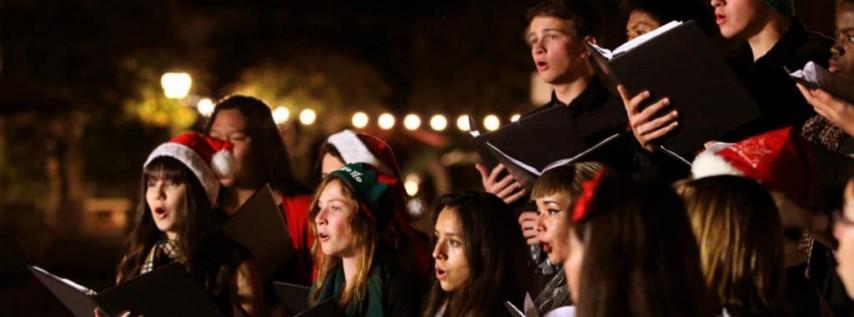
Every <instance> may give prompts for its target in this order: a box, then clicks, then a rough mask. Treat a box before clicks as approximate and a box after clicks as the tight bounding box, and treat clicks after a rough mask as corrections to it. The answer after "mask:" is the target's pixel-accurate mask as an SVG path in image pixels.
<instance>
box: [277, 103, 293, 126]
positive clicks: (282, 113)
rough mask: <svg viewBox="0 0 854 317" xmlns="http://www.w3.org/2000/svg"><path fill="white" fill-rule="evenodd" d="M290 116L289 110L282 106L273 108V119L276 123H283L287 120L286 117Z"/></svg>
mask: <svg viewBox="0 0 854 317" xmlns="http://www.w3.org/2000/svg"><path fill="white" fill-rule="evenodd" d="M290 117H291V111H290V110H288V108H285V107H284V106H278V107H276V110H273V121H275V122H276V124H282V123H285V121H288V118H290Z"/></svg>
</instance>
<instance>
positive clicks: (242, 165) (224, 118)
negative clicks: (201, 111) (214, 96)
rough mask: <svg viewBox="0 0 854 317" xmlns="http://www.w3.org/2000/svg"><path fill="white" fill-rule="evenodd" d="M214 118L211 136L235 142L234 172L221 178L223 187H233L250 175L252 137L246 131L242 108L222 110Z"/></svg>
mask: <svg viewBox="0 0 854 317" xmlns="http://www.w3.org/2000/svg"><path fill="white" fill-rule="evenodd" d="M213 120H214V121H213V123H212V124H211V130H210V136H211V137H213V138H216V139H220V140H225V141H229V142H231V143H232V144H234V149H233V151H232V153H233V155H234V160H235V163H236V164H235V166H234V174H233V176H231V177H227V178H220V179H219V182H220V184H221V185H222V186H223V187H232V186H234V185H235V184H236V183H237V182H238V180H241V179H246V178H247V176H248V175H247V172H248V171H249V170H250V169H249V165H250V164H252V163H251V161H250V158H249V153H250V150H251V148H252V138H251V137H250V136H249V134H248V133H247V132H246V129H247V126H246V118H245V117H244V116H243V114H242V113H240V110H237V109H226V110H220V111H219V112H217V115H216V117H214V118H213Z"/></svg>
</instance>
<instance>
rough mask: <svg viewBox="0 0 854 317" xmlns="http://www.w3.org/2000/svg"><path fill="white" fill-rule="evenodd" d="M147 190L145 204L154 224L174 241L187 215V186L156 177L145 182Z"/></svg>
mask: <svg viewBox="0 0 854 317" xmlns="http://www.w3.org/2000/svg"><path fill="white" fill-rule="evenodd" d="M145 188H146V189H145V202H146V203H147V204H148V208H149V210H150V211H151V218H153V219H154V224H155V225H156V226H157V229H158V230H160V231H161V232H163V233H165V234H166V237H167V238H169V239H170V240H174V239H175V238H176V237H177V236H178V231H179V229H180V227H181V224H182V223H183V221H184V217H186V215H187V199H186V197H187V185H186V184H184V183H178V182H175V181H173V180H171V179H168V178H166V177H163V176H162V175H160V176H158V175H154V176H152V177H149V178H148V179H147V180H146V181H145Z"/></svg>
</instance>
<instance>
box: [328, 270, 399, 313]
mask: <svg viewBox="0 0 854 317" xmlns="http://www.w3.org/2000/svg"><path fill="white" fill-rule="evenodd" d="M382 271H383V269H382V267H381V266H379V265H377V266H374V268H373V269H372V270H371V274H370V275H369V276H368V284H367V287H368V291H367V293H366V294H365V298H363V299H362V300H361V301H356V300H351V301H350V302H349V303H347V307H345V308H344V312H345V313H346V314H347V316H377V317H382V316H383V310H384V309H383V281H382ZM343 290H344V268H343V267H342V266H340V265H339V266H338V267H337V268H335V269H333V270H332V271H331V272H329V275H328V276H327V277H326V281H325V282H324V283H323V288H322V289H321V290H320V297H319V298H318V301H317V302H322V301H324V300H326V299H333V300H336V301H337V299H338V297H339V296H341V292H342V291H343Z"/></svg>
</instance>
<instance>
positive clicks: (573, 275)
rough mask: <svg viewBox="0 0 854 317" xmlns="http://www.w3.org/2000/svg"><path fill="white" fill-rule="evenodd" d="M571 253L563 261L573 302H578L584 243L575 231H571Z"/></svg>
mask: <svg viewBox="0 0 854 317" xmlns="http://www.w3.org/2000/svg"><path fill="white" fill-rule="evenodd" d="M568 237H569V255H568V256H567V258H566V262H564V263H563V273H564V274H566V283H567V284H568V285H569V293H570V296H571V297H572V302H573V303H578V290H579V289H581V288H580V287H579V285H580V283H581V268H582V267H581V264H582V263H583V262H584V244H582V243H581V240H579V239H578V237H577V236H576V234H575V232H574V231H572V230H570V232H569V235H568Z"/></svg>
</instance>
